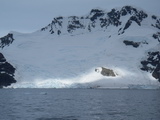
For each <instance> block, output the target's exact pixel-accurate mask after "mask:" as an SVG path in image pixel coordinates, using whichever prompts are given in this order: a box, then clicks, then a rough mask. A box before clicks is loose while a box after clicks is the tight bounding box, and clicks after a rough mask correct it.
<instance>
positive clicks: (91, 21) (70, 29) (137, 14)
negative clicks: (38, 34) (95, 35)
mask: <svg viewBox="0 0 160 120" xmlns="http://www.w3.org/2000/svg"><path fill="white" fill-rule="evenodd" d="M126 15H128V16H129V18H128V21H127V22H126V23H124V21H122V20H121V17H123V16H126ZM147 17H148V14H146V13H145V12H144V11H143V10H138V9H136V8H134V7H132V6H124V7H122V8H121V9H112V10H111V11H110V12H105V11H104V10H100V9H92V10H91V11H90V13H89V14H88V15H87V16H83V17H78V16H70V17H65V18H64V17H57V18H54V19H53V21H52V22H51V23H50V24H49V25H48V26H46V27H44V28H42V29H41V31H45V30H48V31H49V32H50V33H51V34H56V35H60V34H66V33H70V34H72V33H74V32H76V31H77V30H84V31H85V32H87V31H88V32H91V31H94V30H95V29H96V28H103V29H102V30H104V29H107V27H108V26H110V25H112V26H114V27H118V26H120V25H122V27H121V28H120V30H119V31H118V34H119V35H120V34H123V33H124V32H125V30H126V29H128V28H129V27H130V26H131V24H132V23H133V22H135V23H137V25H139V26H141V22H142V21H143V20H144V19H145V18H147ZM152 18H153V19H154V20H156V24H155V25H153V26H155V27H157V28H159V26H160V25H159V19H158V17H156V16H153V17H152ZM66 23H67V24H66ZM64 30H65V31H64Z"/></svg>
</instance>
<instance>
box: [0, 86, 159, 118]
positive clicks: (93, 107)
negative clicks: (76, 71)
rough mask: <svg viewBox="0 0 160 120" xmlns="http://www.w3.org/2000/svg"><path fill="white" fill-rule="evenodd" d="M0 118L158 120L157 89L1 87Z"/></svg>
mask: <svg viewBox="0 0 160 120" xmlns="http://www.w3.org/2000/svg"><path fill="white" fill-rule="evenodd" d="M0 120H160V90H107V89H0Z"/></svg>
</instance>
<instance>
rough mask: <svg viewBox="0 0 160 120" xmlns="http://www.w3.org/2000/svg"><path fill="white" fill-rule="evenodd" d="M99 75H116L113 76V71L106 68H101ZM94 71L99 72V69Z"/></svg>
mask: <svg viewBox="0 0 160 120" xmlns="http://www.w3.org/2000/svg"><path fill="white" fill-rule="evenodd" d="M101 69H102V70H101V74H102V75H103V76H112V77H115V76H116V75H115V73H114V71H113V70H111V69H107V68H104V67H101ZM95 71H96V72H99V69H95Z"/></svg>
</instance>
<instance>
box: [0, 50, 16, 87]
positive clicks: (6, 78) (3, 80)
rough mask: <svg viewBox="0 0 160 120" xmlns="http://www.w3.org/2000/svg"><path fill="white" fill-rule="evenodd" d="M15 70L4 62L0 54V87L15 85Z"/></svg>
mask: <svg viewBox="0 0 160 120" xmlns="http://www.w3.org/2000/svg"><path fill="white" fill-rule="evenodd" d="M14 73H15V68H14V67H13V66H12V65H11V64H10V63H8V62H7V61H6V59H5V58H4V56H3V54H2V53H0V87H1V88H2V87H3V86H5V87H6V86H9V85H11V84H12V83H15V82H16V80H15V79H14Z"/></svg>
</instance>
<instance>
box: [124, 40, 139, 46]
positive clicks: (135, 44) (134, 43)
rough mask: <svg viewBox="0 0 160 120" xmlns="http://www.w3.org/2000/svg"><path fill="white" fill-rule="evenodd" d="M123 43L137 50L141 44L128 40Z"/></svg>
mask: <svg viewBox="0 0 160 120" xmlns="http://www.w3.org/2000/svg"><path fill="white" fill-rule="evenodd" d="M123 43H124V44H125V45H132V46H133V47H135V48H137V47H139V45H140V42H133V41H128V40H124V41H123Z"/></svg>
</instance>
